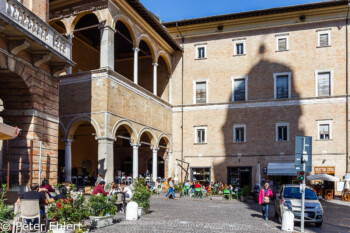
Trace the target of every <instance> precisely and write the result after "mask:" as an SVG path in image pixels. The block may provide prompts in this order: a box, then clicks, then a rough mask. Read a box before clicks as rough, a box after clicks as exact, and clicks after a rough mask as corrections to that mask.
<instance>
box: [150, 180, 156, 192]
mask: <svg viewBox="0 0 350 233" xmlns="http://www.w3.org/2000/svg"><path fill="white" fill-rule="evenodd" d="M155 185H156V183H155V182H154V181H153V179H152V180H151V181H150V182H149V184H148V188H149V189H151V190H153V189H154V187H155Z"/></svg>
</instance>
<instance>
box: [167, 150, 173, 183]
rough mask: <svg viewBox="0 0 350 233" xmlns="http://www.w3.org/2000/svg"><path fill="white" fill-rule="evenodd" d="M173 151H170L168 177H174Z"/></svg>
mask: <svg viewBox="0 0 350 233" xmlns="http://www.w3.org/2000/svg"><path fill="white" fill-rule="evenodd" d="M172 155H173V152H172V151H168V178H169V177H172V170H171V168H172V167H171V161H172Z"/></svg>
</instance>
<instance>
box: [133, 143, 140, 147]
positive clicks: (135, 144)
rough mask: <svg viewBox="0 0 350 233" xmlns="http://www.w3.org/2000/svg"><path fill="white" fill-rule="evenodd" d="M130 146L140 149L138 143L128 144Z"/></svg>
mask: <svg viewBox="0 0 350 233" xmlns="http://www.w3.org/2000/svg"><path fill="white" fill-rule="evenodd" d="M130 145H131V146H132V147H134V148H135V147H137V148H138V147H140V146H141V144H139V143H130Z"/></svg>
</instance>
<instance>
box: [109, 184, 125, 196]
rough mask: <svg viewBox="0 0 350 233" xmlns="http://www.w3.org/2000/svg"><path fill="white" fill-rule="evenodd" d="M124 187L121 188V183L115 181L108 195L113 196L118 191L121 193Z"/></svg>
mask: <svg viewBox="0 0 350 233" xmlns="http://www.w3.org/2000/svg"><path fill="white" fill-rule="evenodd" d="M121 192H122V189H121V188H120V185H119V184H116V183H113V185H112V186H111V190H109V193H108V196H113V195H114V194H116V193H121Z"/></svg>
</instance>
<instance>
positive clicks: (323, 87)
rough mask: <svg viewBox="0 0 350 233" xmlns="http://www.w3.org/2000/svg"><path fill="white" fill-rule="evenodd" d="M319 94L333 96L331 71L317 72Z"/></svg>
mask: <svg viewBox="0 0 350 233" xmlns="http://www.w3.org/2000/svg"><path fill="white" fill-rule="evenodd" d="M317 95H318V96H331V72H318V73H317Z"/></svg>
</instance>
